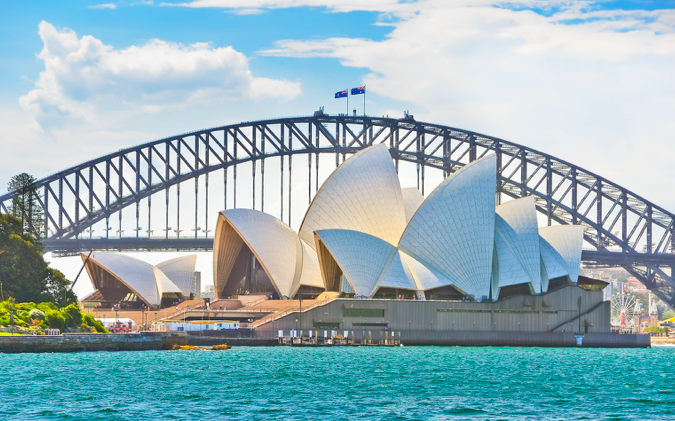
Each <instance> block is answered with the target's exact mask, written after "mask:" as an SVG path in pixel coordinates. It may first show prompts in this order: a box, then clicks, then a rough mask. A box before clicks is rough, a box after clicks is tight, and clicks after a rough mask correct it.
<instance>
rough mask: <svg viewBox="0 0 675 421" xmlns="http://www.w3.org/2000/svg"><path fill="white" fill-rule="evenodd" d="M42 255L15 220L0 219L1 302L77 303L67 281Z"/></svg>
mask: <svg viewBox="0 0 675 421" xmlns="http://www.w3.org/2000/svg"><path fill="white" fill-rule="evenodd" d="M42 252H43V249H42V246H41V244H40V243H37V242H36V241H35V240H34V238H33V237H32V236H31V235H30V234H27V233H23V228H22V225H21V221H20V220H19V219H18V218H16V217H14V216H12V215H0V289H1V290H2V297H0V298H2V299H4V298H7V297H14V298H16V300H17V301H19V302H31V301H32V302H41V301H52V302H58V303H59V304H60V305H61V306H66V305H68V304H69V303H72V302H76V300H77V297H76V296H75V294H74V293H73V292H72V291H70V289H69V288H68V284H69V282H68V280H67V279H66V277H65V276H64V275H63V273H61V272H59V271H58V270H56V269H53V268H50V267H49V265H48V264H47V262H45V260H44V258H43V257H42Z"/></svg>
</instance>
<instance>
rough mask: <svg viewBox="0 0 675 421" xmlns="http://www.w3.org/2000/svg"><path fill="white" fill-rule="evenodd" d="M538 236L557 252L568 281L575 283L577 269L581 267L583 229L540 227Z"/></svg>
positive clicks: (577, 227)
mask: <svg viewBox="0 0 675 421" xmlns="http://www.w3.org/2000/svg"><path fill="white" fill-rule="evenodd" d="M539 235H541V238H543V239H544V241H546V242H547V243H548V244H550V245H551V247H553V248H554V249H555V250H556V251H557V252H558V254H559V255H560V257H561V258H562V260H563V261H564V264H565V269H566V271H567V273H568V274H569V277H570V280H571V281H572V282H574V283H576V282H577V280H578V279H579V268H580V267H581V252H582V249H583V244H584V228H583V227H582V226H581V225H555V226H550V227H542V228H540V229H539ZM547 269H548V268H547Z"/></svg>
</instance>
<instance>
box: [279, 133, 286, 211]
mask: <svg viewBox="0 0 675 421" xmlns="http://www.w3.org/2000/svg"><path fill="white" fill-rule="evenodd" d="M284 127H285V126H284V124H283V123H281V124H279V131H280V133H279V134H280V136H281V137H280V140H281V141H280V143H281V149H282V150H283V149H284V147H285V146H286V136H285V135H286V131H285V130H284ZM279 158H280V162H281V163H280V165H279V167H280V169H281V171H280V172H281V176H280V181H281V183H280V185H281V187H280V189H281V191H280V192H279V193H280V197H281V200H280V201H279V209H280V212H279V220H280V221H281V222H283V221H284V154H283V153H282V154H281V156H280V157H279Z"/></svg>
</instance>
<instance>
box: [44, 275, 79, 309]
mask: <svg viewBox="0 0 675 421" xmlns="http://www.w3.org/2000/svg"><path fill="white" fill-rule="evenodd" d="M46 270H47V278H46V280H45V281H46V282H45V293H46V295H47V296H48V297H49V299H50V301H51V302H54V303H60V304H61V306H66V305H68V304H72V303H77V296H76V295H75V293H74V292H73V290H71V289H70V288H69V287H68V286H69V285H70V281H69V280H68V279H66V275H64V274H63V273H62V272H61V271H60V270H58V269H54V268H51V267H47V269H46Z"/></svg>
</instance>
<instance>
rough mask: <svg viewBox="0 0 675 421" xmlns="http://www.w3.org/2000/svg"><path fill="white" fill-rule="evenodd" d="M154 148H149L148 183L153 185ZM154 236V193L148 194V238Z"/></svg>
mask: <svg viewBox="0 0 675 421" xmlns="http://www.w3.org/2000/svg"><path fill="white" fill-rule="evenodd" d="M154 168H155V167H154V165H153V164H152V148H148V185H149V186H152V170H153V169H154ZM151 236H152V195H150V196H148V238H150V237H151Z"/></svg>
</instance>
